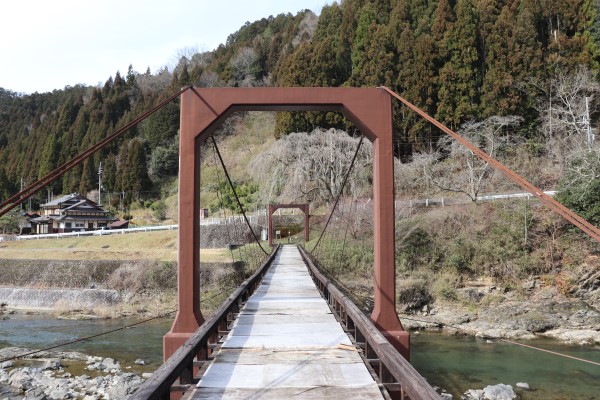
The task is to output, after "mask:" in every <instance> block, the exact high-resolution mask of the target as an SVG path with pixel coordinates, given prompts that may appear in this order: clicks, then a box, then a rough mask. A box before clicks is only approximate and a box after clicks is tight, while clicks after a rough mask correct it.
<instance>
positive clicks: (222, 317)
mask: <svg viewBox="0 0 600 400" xmlns="http://www.w3.org/2000/svg"><path fill="white" fill-rule="evenodd" d="M278 250H279V246H277V247H275V248H274V249H273V251H272V252H271V254H270V255H269V256H268V258H267V259H266V260H265V262H264V263H263V264H262V265H261V266H260V268H258V269H257V270H256V272H255V273H254V275H252V276H251V277H250V278H248V279H246V280H245V281H244V282H243V283H242V284H241V285H240V286H239V287H238V288H237V290H236V291H235V292H233V293H232V294H231V295H230V296H229V297H228V298H227V300H225V302H223V304H221V306H220V307H219V308H218V309H217V310H216V311H215V312H214V313H213V314H212V315H211V316H210V317H209V318H208V319H206V320H205V321H204V323H203V324H202V326H200V327H199V328H198V330H197V331H196V332H195V333H194V334H193V335H192V336H191V337H190V338H189V339H188V340H187V341H186V342H185V343H184V344H183V345H182V346H181V347H180V348H179V349H178V350H177V351H176V352H175V353H174V354H173V355H172V356H171V357H169V359H168V360H167V361H165V362H164V363H163V364H162V365H161V366H160V367H159V368H158V369H157V370H156V371H155V372H154V373H153V374H152V377H150V378H149V379H148V380H147V381H146V382H144V383H143V384H142V386H140V387H139V388H138V390H136V391H135V393H134V394H133V395H132V396H131V397H129V399H130V400H146V399H151V400H154V399H169V396H170V392H171V387H172V386H173V384H174V383H175V381H176V380H177V379H178V378H182V379H185V380H186V382H182V383H191V382H190V381H191V379H190V377H191V371H193V367H194V359H195V358H196V357H198V356H199V355H200V354H201V357H202V358H203V359H204V360H208V356H209V355H210V354H211V353H210V351H211V349H209V343H217V342H218V340H219V337H221V336H223V335H225V334H227V332H226V331H228V330H229V323H230V322H231V320H228V317H229V316H230V314H232V313H234V312H237V311H238V310H239V308H241V306H242V305H243V302H245V301H246V300H247V299H248V297H250V295H251V294H252V293H253V292H254V291H255V290H256V288H257V287H258V285H259V284H260V280H261V279H262V277H263V276H264V274H265V273H266V272H267V270H268V268H269V266H270V265H271V262H272V261H273V258H274V257H275V254H276V253H277V251H278Z"/></svg>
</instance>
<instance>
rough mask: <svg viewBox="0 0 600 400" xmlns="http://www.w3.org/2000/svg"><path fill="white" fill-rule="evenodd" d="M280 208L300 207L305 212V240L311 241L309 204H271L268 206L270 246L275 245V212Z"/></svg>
mask: <svg viewBox="0 0 600 400" xmlns="http://www.w3.org/2000/svg"><path fill="white" fill-rule="evenodd" d="M280 208H299V209H300V210H301V211H302V212H303V213H304V241H305V242H308V241H309V233H310V226H309V222H310V215H309V211H308V210H309V205H308V204H269V207H268V208H267V219H268V220H269V232H268V234H269V246H270V247H273V214H274V213H275V211H277V210H278V209H280Z"/></svg>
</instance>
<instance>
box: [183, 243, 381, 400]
mask: <svg viewBox="0 0 600 400" xmlns="http://www.w3.org/2000/svg"><path fill="white" fill-rule="evenodd" d="M340 345H342V346H340ZM344 345H345V346H347V347H345V346H344ZM190 398H192V399H248V398H260V399H285V398H294V399H296V398H297V399H322V398H327V399H349V398H352V399H381V398H383V397H382V394H381V392H380V390H379V388H378V386H377V384H376V383H375V381H374V380H373V378H372V377H371V375H370V373H369V371H368V370H367V368H366V366H365V364H364V363H363V361H362V359H361V357H360V355H359V354H358V353H357V352H356V351H354V350H353V346H352V343H351V342H350V339H349V337H348V335H347V334H346V333H344V331H343V330H342V327H341V326H340V325H339V323H338V322H337V321H336V320H335V318H334V316H333V315H332V313H331V311H330V310H329V307H328V306H327V303H326V302H325V300H324V299H323V298H322V297H321V296H320V294H319V292H318V290H317V288H316V287H315V285H314V284H313V282H312V280H311V278H310V276H309V274H308V271H307V268H306V266H305V264H304V262H303V261H302V258H301V256H300V253H299V252H298V250H297V249H296V248H295V247H294V246H284V247H283V249H281V250H280V253H279V254H278V255H277V257H276V259H275V261H274V263H273V266H272V267H271V269H270V270H269V272H268V273H267V274H266V275H265V278H264V279H263V282H262V284H261V286H260V287H259V288H258V290H257V291H256V292H255V293H254V294H253V295H252V296H251V297H250V298H249V299H248V302H247V303H246V305H245V306H244V308H243V309H242V310H241V313H240V315H239V317H238V319H237V320H236V322H235V324H234V327H233V329H232V330H231V332H230V333H229V335H228V336H227V338H226V340H225V341H224V343H223V344H222V346H221V349H220V350H219V351H218V353H217V355H216V357H215V360H214V361H213V362H212V364H211V365H210V366H209V367H208V368H207V370H206V372H205V373H204V375H203V376H202V378H201V380H200V382H199V383H198V385H197V387H196V388H195V390H194V391H193V393H192V395H191V396H190Z"/></svg>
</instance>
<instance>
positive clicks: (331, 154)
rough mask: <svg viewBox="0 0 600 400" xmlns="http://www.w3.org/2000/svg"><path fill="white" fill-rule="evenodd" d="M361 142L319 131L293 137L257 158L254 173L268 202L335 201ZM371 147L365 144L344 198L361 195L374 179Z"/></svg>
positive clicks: (338, 134) (288, 137) (254, 162)
mask: <svg viewBox="0 0 600 400" xmlns="http://www.w3.org/2000/svg"><path fill="white" fill-rule="evenodd" d="M358 142H359V139H358V138H353V137H351V136H349V135H348V134H347V133H346V132H344V131H340V130H335V129H330V130H322V129H316V130H314V131H313V132H312V133H292V134H289V135H287V136H285V137H283V138H282V139H280V140H278V141H277V142H276V143H275V144H274V145H273V146H272V147H271V148H270V149H269V150H268V151H267V152H265V153H262V154H260V155H259V156H257V157H255V158H254V159H253V161H252V163H251V170H252V171H253V173H254V174H256V175H257V178H260V179H262V180H263V181H265V184H264V185H261V186H262V188H263V191H264V193H262V197H263V200H264V201H265V202H270V201H274V200H275V199H278V201H290V202H297V201H310V202H327V201H331V200H333V199H334V198H335V197H336V196H337V194H338V193H339V191H340V190H341V188H342V183H343V179H344V176H345V175H346V171H347V170H348V168H349V167H350V164H351V161H352V157H353V156H354V153H355V152H356V148H357V145H358ZM371 148H372V146H371V143H370V142H369V141H368V140H364V141H363V144H362V146H361V149H360V151H359V153H358V156H357V160H356V163H355V165H354V168H353V170H352V173H351V175H350V177H349V180H348V183H347V186H346V187H345V188H344V191H345V194H349V193H353V194H354V196H355V197H356V196H358V195H361V194H363V193H361V192H362V191H364V190H367V189H365V186H368V182H369V181H370V179H371V176H372V151H371Z"/></svg>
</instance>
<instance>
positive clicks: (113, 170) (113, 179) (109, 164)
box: [102, 153, 118, 192]
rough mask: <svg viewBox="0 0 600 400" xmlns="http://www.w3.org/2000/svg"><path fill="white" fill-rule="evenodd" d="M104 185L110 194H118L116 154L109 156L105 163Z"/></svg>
mask: <svg viewBox="0 0 600 400" xmlns="http://www.w3.org/2000/svg"><path fill="white" fill-rule="evenodd" d="M102 185H103V186H104V188H105V190H106V191H108V192H116V191H117V190H118V188H117V160H116V157H115V155H114V154H112V153H111V154H109V155H108V157H106V160H105V161H104V173H103V174H102Z"/></svg>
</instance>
